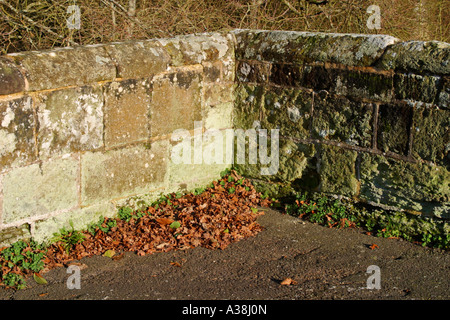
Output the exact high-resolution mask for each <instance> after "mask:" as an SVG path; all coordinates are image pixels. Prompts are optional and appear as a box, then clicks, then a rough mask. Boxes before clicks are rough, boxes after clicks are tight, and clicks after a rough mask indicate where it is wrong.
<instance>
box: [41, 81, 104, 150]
mask: <svg viewBox="0 0 450 320" xmlns="http://www.w3.org/2000/svg"><path fill="white" fill-rule="evenodd" d="M36 108H37V117H38V121H39V129H38V133H37V141H38V149H39V156H40V157H41V158H48V157H50V156H54V155H62V154H65V153H72V152H77V151H86V150H95V149H98V148H101V147H103V95H102V89H101V88H100V87H97V86H96V87H90V86H86V87H77V88H69V89H62V90H56V91H50V92H40V93H38V94H37V95H36Z"/></svg>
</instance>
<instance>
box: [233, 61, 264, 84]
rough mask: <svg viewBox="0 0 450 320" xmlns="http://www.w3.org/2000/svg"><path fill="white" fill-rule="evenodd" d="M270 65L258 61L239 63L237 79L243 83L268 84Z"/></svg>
mask: <svg viewBox="0 0 450 320" xmlns="http://www.w3.org/2000/svg"><path fill="white" fill-rule="evenodd" d="M269 74H270V64H268V63H261V62H257V61H238V62H237V67H236V78H237V80H239V81H241V82H254V83H267V82H268V80H269Z"/></svg>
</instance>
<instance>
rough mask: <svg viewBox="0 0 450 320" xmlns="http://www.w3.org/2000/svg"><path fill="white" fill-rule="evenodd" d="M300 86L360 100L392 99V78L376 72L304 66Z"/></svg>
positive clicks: (386, 100)
mask: <svg viewBox="0 0 450 320" xmlns="http://www.w3.org/2000/svg"><path fill="white" fill-rule="evenodd" d="M301 85H302V86H304V87H306V88H311V89H314V90H316V91H320V90H326V91H328V92H331V93H335V94H339V95H342V96H347V97H353V98H357V99H362V100H367V99H372V100H377V101H385V102H388V101H391V100H392V97H393V93H392V76H391V75H388V74H384V73H378V72H369V71H362V70H347V69H337V68H327V67H325V66H324V65H306V66H305V67H304V71H303V77H302V78H301Z"/></svg>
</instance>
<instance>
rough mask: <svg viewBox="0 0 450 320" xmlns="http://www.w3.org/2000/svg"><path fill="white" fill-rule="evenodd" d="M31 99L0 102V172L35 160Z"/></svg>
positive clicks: (33, 118)
mask: <svg viewBox="0 0 450 320" xmlns="http://www.w3.org/2000/svg"><path fill="white" fill-rule="evenodd" d="M32 104H33V102H32V99H31V97H29V96H23V97H20V98H13V99H5V100H1V101H0V172H1V171H4V170H5V169H8V168H10V167H12V166H19V165H25V164H27V163H30V162H32V161H34V160H35V159H36V146H35V142H34V130H35V126H36V121H35V117H34V113H33V105H32Z"/></svg>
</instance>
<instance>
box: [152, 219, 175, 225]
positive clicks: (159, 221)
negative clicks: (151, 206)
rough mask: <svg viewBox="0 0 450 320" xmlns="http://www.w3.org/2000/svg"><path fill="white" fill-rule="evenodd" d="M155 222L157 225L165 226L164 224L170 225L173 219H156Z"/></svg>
mask: <svg viewBox="0 0 450 320" xmlns="http://www.w3.org/2000/svg"><path fill="white" fill-rule="evenodd" d="M156 221H157V222H158V223H159V224H162V225H166V224H171V223H172V222H173V221H174V220H173V219H169V218H158V219H156Z"/></svg>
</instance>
